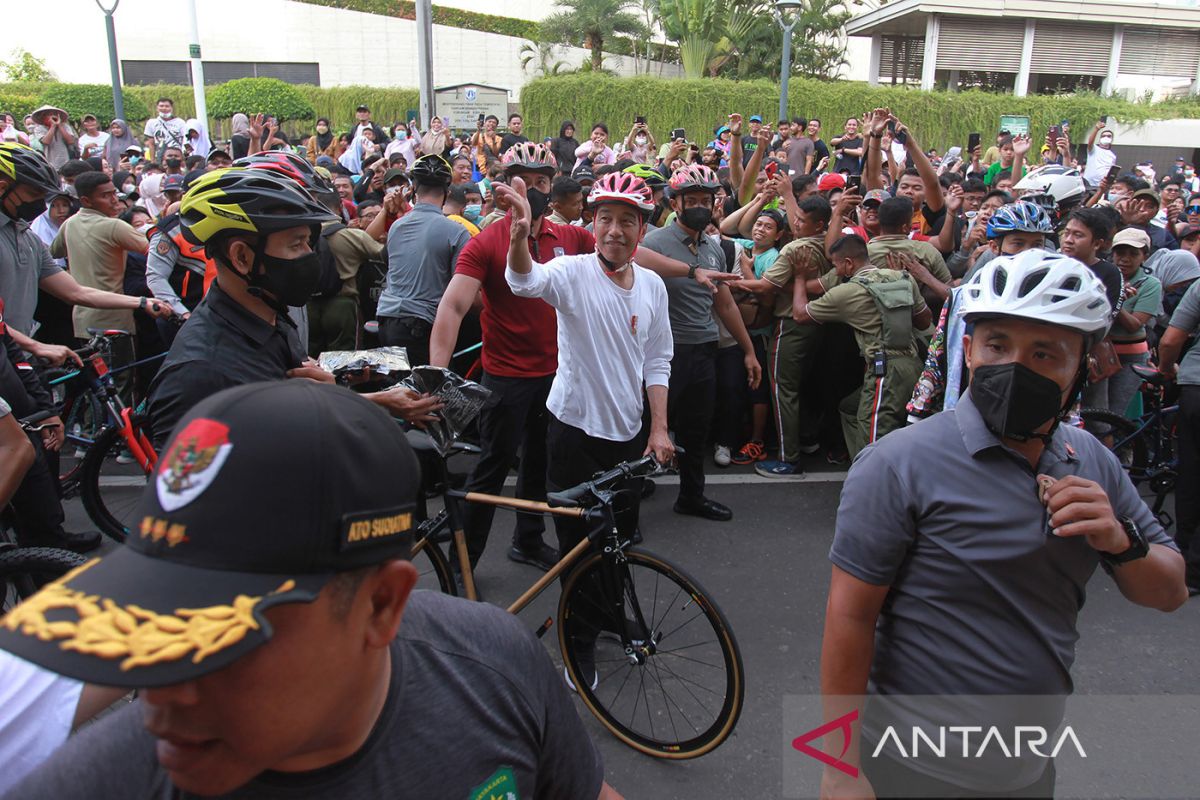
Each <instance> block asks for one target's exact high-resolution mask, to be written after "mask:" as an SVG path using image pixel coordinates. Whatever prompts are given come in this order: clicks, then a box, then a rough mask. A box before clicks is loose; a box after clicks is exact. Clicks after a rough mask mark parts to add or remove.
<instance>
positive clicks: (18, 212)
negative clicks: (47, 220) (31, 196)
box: [0, 183, 46, 222]
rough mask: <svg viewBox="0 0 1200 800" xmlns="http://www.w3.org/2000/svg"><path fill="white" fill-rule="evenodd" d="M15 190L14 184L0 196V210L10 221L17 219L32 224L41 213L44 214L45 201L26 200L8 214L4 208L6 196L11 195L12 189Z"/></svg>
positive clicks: (15, 185)
mask: <svg viewBox="0 0 1200 800" xmlns="http://www.w3.org/2000/svg"><path fill="white" fill-rule="evenodd" d="M16 188H17V184H15V183H14V184H12V185H11V186H9V187H8V189H7V190H6V191H5V192H4V194H3V195H0V209H2V210H3V211H4V213H5V214H8V216H9V217H10V218H12V219H19V220H21V221H23V222H33V221H34V220H35V219H37V218H38V217H40V216H41V215H42V213H43V212H45V210H46V200H45V199H44V198H43V199H41V200H26V201H25V202H23V203H17V206H16V208H14V209H13V210H12V211H11V212H10V211H9V210H8V209H7V208H5V207H4V204H5V203H6V202H7V201H8V196H9V195H10V194H12V191H13V189H16Z"/></svg>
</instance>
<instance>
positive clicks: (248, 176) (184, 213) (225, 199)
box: [179, 167, 336, 245]
mask: <svg viewBox="0 0 1200 800" xmlns="http://www.w3.org/2000/svg"><path fill="white" fill-rule="evenodd" d="M179 219H180V222H181V224H182V227H183V235H184V237H185V238H186V239H187V240H188V241H189V242H191V243H193V244H198V245H206V244H209V243H212V242H217V241H220V239H221V238H222V237H223V236H224V235H231V234H237V233H248V234H259V235H266V234H270V233H274V232H275V231H282V230H287V229H288V228H295V227H297V226H299V225H307V226H309V227H310V228H311V229H312V233H313V238H314V240H315V238H316V236H317V235H318V234H319V233H320V231H321V225H322V224H324V223H326V222H332V221H334V220H335V219H336V218H335V217H334V216H333V214H330V213H329V211H328V210H327V209H326V208H325V207H324V206H322V205H320V204H319V203H317V202H316V201H315V200H313V199H312V198H311V197H309V196H308V194H307V193H305V192H303V191H301V190H300V189H299V187H297V185H296V183H295V181H294V180H292V179H289V178H285V177H283V176H282V175H279V174H278V173H277V172H275V171H274V170H268V169H246V168H240V167H230V168H228V169H218V170H213V171H212V172H209V173H206V174H205V175H204V176H203V177H202V178H200V179H199V180H198V181H196V183H195V184H194V185H193V186H192V187H191V189H189V190H188V192H187V194H185V195H184V196H183V201H182V203H180V206H179Z"/></svg>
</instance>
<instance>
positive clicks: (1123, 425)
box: [1079, 408, 1150, 482]
mask: <svg viewBox="0 0 1200 800" xmlns="http://www.w3.org/2000/svg"><path fill="white" fill-rule="evenodd" d="M1079 416H1080V417H1082V418H1083V422H1084V424H1085V425H1088V426H1089V427H1093V426H1095V425H1097V424H1098V425H1102V426H1106V427H1107V428H1108V429H1109V431H1110V432H1111V434H1112V438H1113V446H1112V447H1110V448H1109V449H1110V450H1112V452H1113V453H1114V454H1115V455H1116V456H1117V460H1118V461H1120V462H1121V467H1122V468H1123V469H1124V470H1125V471H1126V472H1128V473H1129V477H1130V478H1131V479H1132V480H1133V481H1134V482H1137V481H1139V480H1141V479H1142V478H1144V477H1145V476H1146V473H1147V471H1148V470H1149V469H1150V447H1149V445H1148V443H1147V442H1146V432H1145V431H1141V432H1139V431H1138V426H1137V423H1135V422H1134V421H1133V420H1130V419H1127V418H1125V417H1123V416H1121V415H1120V414H1114V413H1113V412H1111V411H1109V410H1108V409H1106V408H1084V409H1080V411H1079ZM1101 442H1103V440H1101Z"/></svg>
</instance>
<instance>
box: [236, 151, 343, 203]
mask: <svg viewBox="0 0 1200 800" xmlns="http://www.w3.org/2000/svg"><path fill="white" fill-rule="evenodd" d="M233 166H235V167H245V168H246V169H264V170H270V171H272V172H275V173H278V174H279V175H283V176H284V177H286V178H291V179H292V180H293V181H295V182H296V183H298V184H299V185H300V186H301V188H303V189H304V190H305V191H307V192H308V193H309V194H311V195H312V196H313V197H315V198H316V199H318V200H321V199H323V198H327V197H329V196H331V195H333V194H336V193H337V190H335V189H334V188H333V184H332V183H330V182H329V181H327V180H325V179H324V178H323V177H321V176H320V175H319V174H318V173H317V170H316V167H314V166H313V165H312V164H310V163H308V161H307V160H306V159H304V158H301V157H300V156H298V155H296V154H295V153H288V152H285V151H283V150H264V151H262V152H260V153H255V154H253V155H249V156H246V157H245V158H239V159H238V160H237V161H235V162H233Z"/></svg>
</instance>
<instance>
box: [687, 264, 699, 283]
mask: <svg viewBox="0 0 1200 800" xmlns="http://www.w3.org/2000/svg"><path fill="white" fill-rule="evenodd" d="M698 269H700V265H699V264H692V265H691V266H690V267H688V277H689V278H691V279H692V280H695V279H696V270H698Z"/></svg>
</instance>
